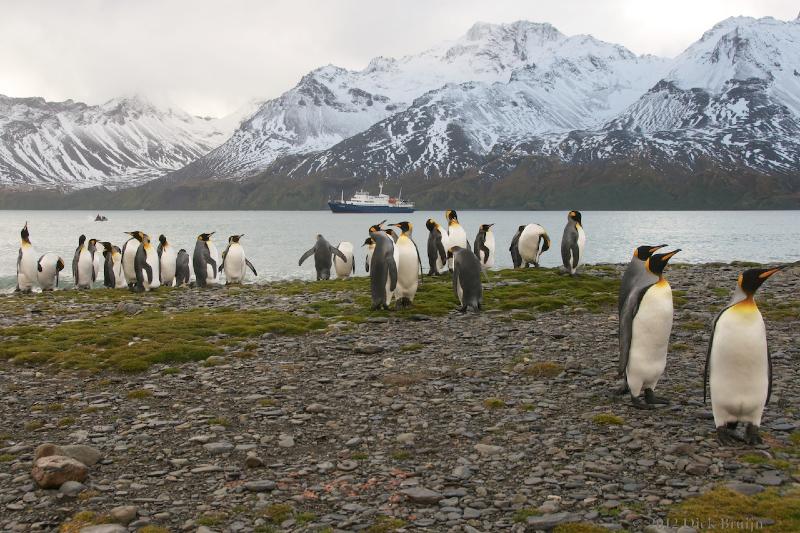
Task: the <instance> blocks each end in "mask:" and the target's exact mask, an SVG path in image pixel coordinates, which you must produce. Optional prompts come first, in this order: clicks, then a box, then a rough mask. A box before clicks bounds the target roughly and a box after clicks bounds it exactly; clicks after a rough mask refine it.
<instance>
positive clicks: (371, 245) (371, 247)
mask: <svg viewBox="0 0 800 533" xmlns="http://www.w3.org/2000/svg"><path fill="white" fill-rule="evenodd" d="M361 246H366V247H367V254H366V256H365V258H364V270H365V271H366V272H367V273H369V262H370V260H371V259H372V252H374V251H375V239H373V238H372V237H367V238H366V239H364V244H362V245H361Z"/></svg>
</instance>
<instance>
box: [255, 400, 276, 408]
mask: <svg viewBox="0 0 800 533" xmlns="http://www.w3.org/2000/svg"><path fill="white" fill-rule="evenodd" d="M276 403H277V402H276V401H275V400H273V399H272V398H261V399H260V400H258V405H260V406H261V407H271V406H273V405H275V404H276Z"/></svg>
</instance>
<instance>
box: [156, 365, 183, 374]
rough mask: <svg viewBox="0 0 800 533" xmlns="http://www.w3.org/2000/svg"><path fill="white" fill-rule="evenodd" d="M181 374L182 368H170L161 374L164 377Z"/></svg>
mask: <svg viewBox="0 0 800 533" xmlns="http://www.w3.org/2000/svg"><path fill="white" fill-rule="evenodd" d="M180 372H181V369H180V368H175V367H174V366H168V367H167V368H165V369H164V370H162V371H161V373H162V374H163V375H165V376H171V375H174V374H180Z"/></svg>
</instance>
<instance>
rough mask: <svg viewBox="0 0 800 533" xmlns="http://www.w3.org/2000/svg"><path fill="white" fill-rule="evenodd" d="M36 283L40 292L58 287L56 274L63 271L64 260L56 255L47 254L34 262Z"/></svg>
mask: <svg viewBox="0 0 800 533" xmlns="http://www.w3.org/2000/svg"><path fill="white" fill-rule="evenodd" d="M36 269H37V281H38V282H39V286H40V287H41V288H42V291H52V290H54V289H55V288H56V287H58V273H59V272H61V271H62V270H64V260H63V259H61V258H60V257H59V256H58V254H54V253H52V252H48V253H46V254H44V255H43V256H42V257H40V258H39V260H38V261H37V262H36Z"/></svg>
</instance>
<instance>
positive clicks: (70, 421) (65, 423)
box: [58, 416, 75, 428]
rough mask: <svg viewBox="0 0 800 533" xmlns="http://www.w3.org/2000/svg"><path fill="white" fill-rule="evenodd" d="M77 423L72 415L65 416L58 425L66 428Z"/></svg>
mask: <svg viewBox="0 0 800 533" xmlns="http://www.w3.org/2000/svg"><path fill="white" fill-rule="evenodd" d="M74 423H75V419H74V418H73V417H71V416H65V417H64V418H62V419H61V420H59V421H58V427H62V428H66V427H69V426H71V425H72V424H74Z"/></svg>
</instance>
